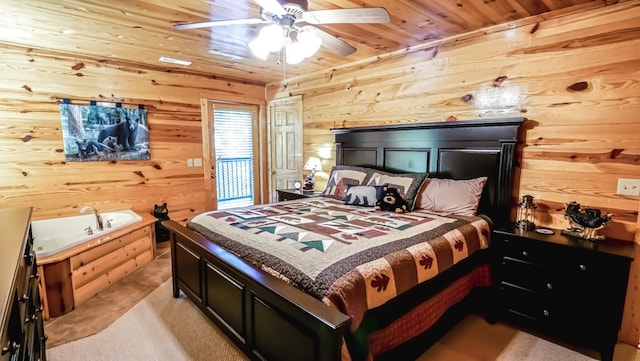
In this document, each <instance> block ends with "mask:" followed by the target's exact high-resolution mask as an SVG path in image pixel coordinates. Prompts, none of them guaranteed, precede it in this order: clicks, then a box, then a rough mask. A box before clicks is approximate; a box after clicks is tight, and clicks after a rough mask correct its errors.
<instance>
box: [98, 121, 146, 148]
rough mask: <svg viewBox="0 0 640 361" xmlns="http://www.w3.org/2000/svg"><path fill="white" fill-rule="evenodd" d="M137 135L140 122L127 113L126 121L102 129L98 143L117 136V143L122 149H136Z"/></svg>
mask: <svg viewBox="0 0 640 361" xmlns="http://www.w3.org/2000/svg"><path fill="white" fill-rule="evenodd" d="M137 136H138V122H137V120H136V119H131V117H130V116H129V115H128V114H127V115H125V120H124V121H121V122H120V123H117V124H114V125H111V126H108V127H106V128H104V129H102V130H101V131H100V133H99V134H98V143H102V144H104V143H103V142H104V140H105V139H106V138H107V137H116V138H117V144H118V145H119V146H121V147H122V150H124V151H129V150H135V145H136V137H137Z"/></svg>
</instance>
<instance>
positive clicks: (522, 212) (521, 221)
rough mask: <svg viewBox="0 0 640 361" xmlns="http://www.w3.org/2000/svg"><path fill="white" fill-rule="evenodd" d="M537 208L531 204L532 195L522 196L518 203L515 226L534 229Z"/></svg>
mask: <svg viewBox="0 0 640 361" xmlns="http://www.w3.org/2000/svg"><path fill="white" fill-rule="evenodd" d="M537 208H538V207H537V206H536V205H535V204H533V196H530V195H526V196H523V197H522V202H520V204H518V219H517V221H516V227H518V228H519V229H524V230H528V229H535V228H536V224H535V220H536V209H537Z"/></svg>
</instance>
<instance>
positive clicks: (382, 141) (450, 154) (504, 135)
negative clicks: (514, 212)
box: [331, 118, 524, 226]
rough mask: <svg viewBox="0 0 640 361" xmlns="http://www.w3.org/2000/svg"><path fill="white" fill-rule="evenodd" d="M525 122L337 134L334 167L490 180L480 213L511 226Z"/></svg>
mask: <svg viewBox="0 0 640 361" xmlns="http://www.w3.org/2000/svg"><path fill="white" fill-rule="evenodd" d="M523 121H524V118H502V119H480V120H471V121H453V122H435V123H420V124H402V125H394V126H379V127H378V126H376V127H358V128H335V129H331V132H332V133H334V134H335V141H336V164H343V165H352V166H362V167H368V168H377V169H383V170H386V171H390V172H403V173H429V177H431V178H452V179H471V178H476V177H480V176H486V177H488V179H487V184H486V185H485V188H484V190H483V193H482V198H481V200H480V205H479V207H478V213H482V214H485V215H487V216H489V217H490V218H491V219H492V220H493V222H494V223H495V224H496V226H502V225H506V224H508V223H509V215H510V212H511V204H512V203H511V194H512V189H511V187H512V180H513V168H514V162H515V159H514V158H515V148H516V143H517V138H518V128H519V126H520V124H522V122H523Z"/></svg>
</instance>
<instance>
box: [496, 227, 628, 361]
mask: <svg viewBox="0 0 640 361" xmlns="http://www.w3.org/2000/svg"><path fill="white" fill-rule="evenodd" d="M492 249H493V250H494V251H495V256H496V258H495V267H494V272H493V275H494V283H493V284H494V286H495V290H496V295H497V297H496V305H497V316H498V318H507V319H510V320H512V321H517V322H518V323H520V324H522V325H525V326H527V327H530V328H531V329H533V330H536V331H541V332H542V333H544V334H546V335H549V336H552V337H554V338H556V339H558V340H562V341H565V342H569V343H573V344H575V345H576V346H580V347H585V348H590V349H594V350H597V351H599V352H600V354H601V356H602V360H607V361H610V360H612V358H613V350H614V347H615V344H616V343H617V341H618V331H619V329H620V324H621V322H622V311H623V309H624V300H625V295H626V290H627V282H628V279H629V267H630V264H631V261H632V260H633V254H634V243H633V242H625V241H616V240H604V241H598V242H591V241H588V240H584V239H580V238H575V237H571V236H565V235H563V234H561V232H560V231H559V230H553V234H549V235H545V234H540V233H538V232H536V231H521V230H518V229H502V230H495V231H494V232H493V238H492Z"/></svg>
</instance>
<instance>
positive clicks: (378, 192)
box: [344, 186, 383, 207]
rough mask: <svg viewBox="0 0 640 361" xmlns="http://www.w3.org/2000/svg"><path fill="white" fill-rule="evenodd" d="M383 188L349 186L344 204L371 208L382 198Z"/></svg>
mask: <svg viewBox="0 0 640 361" xmlns="http://www.w3.org/2000/svg"><path fill="white" fill-rule="evenodd" d="M382 188H383V186H349V188H347V194H346V195H345V197H344V204H349V205H353V206H362V207H373V206H375V205H376V203H377V202H378V200H379V199H380V197H381V196H382Z"/></svg>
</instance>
